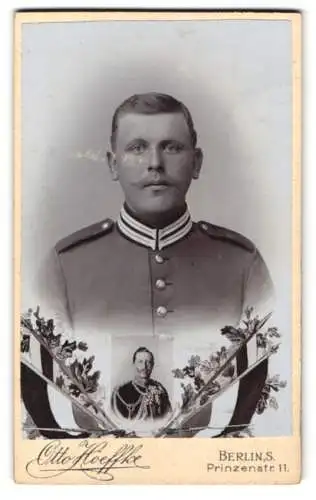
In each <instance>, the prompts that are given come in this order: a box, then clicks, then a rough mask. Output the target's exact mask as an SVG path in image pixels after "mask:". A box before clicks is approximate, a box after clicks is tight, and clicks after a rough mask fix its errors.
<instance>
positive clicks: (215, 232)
mask: <svg viewBox="0 0 316 500" xmlns="http://www.w3.org/2000/svg"><path fill="white" fill-rule="evenodd" d="M198 226H199V227H200V229H201V230H202V231H203V232H204V233H205V234H207V235H208V236H210V237H211V238H213V239H215V240H223V241H224V240H226V241H228V242H229V243H232V244H233V245H237V246H239V247H241V248H244V249H245V250H247V251H248V252H254V251H255V249H256V247H255V245H254V244H253V243H252V241H250V240H248V239H247V238H245V237H244V236H242V235H241V234H239V233H236V232H235V231H232V230H231V229H227V228H225V227H221V226H214V225H213V224H210V223H209V222H205V221H199V222H198Z"/></svg>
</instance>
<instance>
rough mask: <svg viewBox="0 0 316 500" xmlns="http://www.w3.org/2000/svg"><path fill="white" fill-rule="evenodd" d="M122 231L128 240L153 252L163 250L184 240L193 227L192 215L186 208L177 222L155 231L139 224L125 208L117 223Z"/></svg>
mask: <svg viewBox="0 0 316 500" xmlns="http://www.w3.org/2000/svg"><path fill="white" fill-rule="evenodd" d="M117 225H118V227H119V229H120V231H121V232H122V233H123V235H124V236H126V237H127V238H128V239H130V240H133V241H135V242H136V243H139V244H140V245H143V246H146V247H148V248H151V249H152V250H162V249H163V248H165V247H167V246H169V245H172V244H173V243H175V242H176V241H178V240H181V239H182V238H184V237H185V236H186V235H187V234H188V233H189V232H190V231H191V228H192V225H193V222H192V219H191V216H190V213H189V211H188V209H187V208H186V210H185V212H184V214H183V215H181V217H179V218H178V219H177V220H175V221H174V222H172V224H169V225H168V226H165V227H163V228H161V229H155V228H152V227H149V226H146V225H145V224H143V223H141V222H139V221H138V220H137V219H135V218H134V217H133V216H132V215H130V214H129V213H128V212H127V210H126V208H125V207H124V206H123V207H122V209H121V211H120V215H119V218H118V221H117Z"/></svg>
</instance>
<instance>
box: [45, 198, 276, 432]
mask: <svg viewBox="0 0 316 500" xmlns="http://www.w3.org/2000/svg"><path fill="white" fill-rule="evenodd" d="M46 270H47V272H48V274H47V275H46V278H45V284H46V285H45V286H46V288H45V291H44V292H43V294H42V304H43V306H46V307H47V306H48V308H49V309H50V310H51V311H53V313H54V315H55V317H58V318H59V319H60V321H61V322H62V323H63V325H64V328H69V331H71V332H73V333H74V335H75V336H77V337H78V338H80V339H84V340H85V341H87V342H88V343H89V344H91V346H92V347H93V346H94V349H95V350H96V351H101V350H102V349H101V347H98V346H101V344H102V342H103V340H102V339H104V338H105V337H106V338H115V337H126V338H127V339H128V338H129V339H130V338H131V337H141V338H146V337H148V338H151V337H155V338H157V339H161V340H163V339H171V340H172V341H173V350H174V353H176V354H177V353H180V352H185V353H190V352H191V354H194V352H197V351H198V350H199V348H200V347H201V346H204V348H207V349H208V350H209V349H210V348H214V349H215V350H216V348H218V347H219V346H220V345H223V337H222V336H221V335H220V330H221V328H223V327H224V326H226V325H235V326H236V325H238V323H239V322H240V320H241V318H242V315H243V312H244V311H245V308H246V307H253V308H254V310H255V312H256V313H257V314H258V315H259V316H261V315H263V314H266V313H267V312H270V310H271V307H272V305H271V297H272V288H273V287H272V282H271V279H270V276H269V272H268V270H267V267H266V265H265V263H264V261H263V259H262V257H261V255H260V253H259V251H258V249H257V248H256V247H255V245H254V244H253V243H252V242H251V241H249V240H248V239H246V238H244V237H243V236H241V235H240V234H238V233H235V232H233V231H230V230H227V229H225V228H221V227H218V226H215V225H212V224H210V223H208V222H203V221H202V222H198V223H194V222H192V220H191V217H190V214H189V212H188V210H186V212H185V213H184V214H183V215H182V216H181V217H180V218H179V219H178V220H176V221H175V222H174V223H172V224H170V225H169V226H167V227H165V228H163V229H155V228H151V227H148V226H146V225H144V224H142V223H141V222H140V221H138V220H136V219H135V218H134V217H132V216H131V214H130V213H128V211H127V210H126V208H125V207H123V208H122V210H121V213H120V216H119V218H118V221H117V222H116V223H114V222H113V221H112V220H109V219H106V220H104V221H101V222H99V223H97V224H94V225H92V226H89V227H88V228H85V229H82V230H81V231H78V232H76V233H74V234H73V235H71V236H69V237H68V238H65V239H64V240H62V241H61V242H59V243H58V244H57V245H56V248H55V250H54V265H53V266H48V267H47V269H46ZM44 310H45V307H44ZM66 325H68V326H67V327H66ZM100 342H101V343H100ZM212 346H213V347H212ZM100 356H101V355H100ZM102 356H103V355H102ZM102 356H101V358H102ZM176 357H177V356H176V355H175V357H174V362H175V363H177V362H180V359H182V358H181V356H179V357H178V358H179V359H178V361H177V360H176ZM101 358H100V359H101ZM102 359H104V356H103V358H102ZM183 359H184V358H183ZM255 359H256V353H255V348H254V347H252V348H251V347H250V345H249V346H248V352H247V353H246V354H245V356H244V359H243V360H240V363H241V365H243V369H244V368H245V367H246V366H247V364H249V363H250V362H253V361H255ZM112 362H113V360H112ZM114 362H115V361H114ZM241 365H240V367H239V369H241ZM171 368H172V367H170V369H171ZM173 368H174V367H173ZM266 369H267V367H266V364H265V365H264V367H261V370H259V372H257V373H258V377H257V379H256V374H255V373H253V374H252V378H251V379H250V378H248V379H247V378H246V380H244V381H243V382H242V383H241V384H240V387H239V389H238V391H239V392H238V391H237V393H238V394H237V393H236V394H235V397H236V398H237V399H239V407H238V404H237V405H236V408H237V410H236V408H235V412H233V408H232V413H234V415H233V417H232V420H233V421H236V422H237V424H238V423H243V424H244V423H247V422H246V421H249V420H250V419H251V417H252V414H253V412H254V409H255V406H256V398H257V399H258V394H259V393H260V390H261V389H260V388H262V385H263V383H264V380H265V376H266ZM251 393H253V396H251ZM246 394H248V396H249V397H248V403H246V404H244V405H243V409H244V413H242V409H241V406H240V401H241V399H242V398H245V395H246ZM232 406H234V405H232ZM236 411H237V413H236Z"/></svg>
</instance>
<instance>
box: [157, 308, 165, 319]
mask: <svg viewBox="0 0 316 500" xmlns="http://www.w3.org/2000/svg"><path fill="white" fill-rule="evenodd" d="M167 312H168V311H167V308H166V307H165V306H159V307H157V309H156V313H157V316H159V317H160V318H164V317H165V316H166V315H167Z"/></svg>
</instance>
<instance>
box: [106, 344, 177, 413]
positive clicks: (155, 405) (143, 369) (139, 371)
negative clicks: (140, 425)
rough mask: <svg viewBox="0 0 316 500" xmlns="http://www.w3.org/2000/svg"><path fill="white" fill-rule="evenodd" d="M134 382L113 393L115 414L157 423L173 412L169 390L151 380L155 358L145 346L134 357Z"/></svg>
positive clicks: (118, 388)
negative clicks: (156, 420) (157, 420)
mask: <svg viewBox="0 0 316 500" xmlns="http://www.w3.org/2000/svg"><path fill="white" fill-rule="evenodd" d="M133 365H134V368H135V377H134V380H131V381H130V382H127V383H126V384H123V385H121V386H120V387H117V388H116V389H115V390H114V391H113V394H112V409H113V411H114V412H115V413H116V414H118V415H120V416H122V417H123V418H127V419H129V420H148V419H151V420H155V419H157V418H163V417H165V416H166V414H167V413H168V412H169V411H170V410H171V405H170V401H169V397H168V393H167V391H166V389H165V388H164V387H163V385H162V384H160V382H157V381H156V380H153V379H151V378H150V376H151V373H152V371H153V368H154V355H153V353H152V352H151V351H149V350H148V349H147V348H146V347H139V348H138V349H137V350H136V351H135V352H134V354H133Z"/></svg>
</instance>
